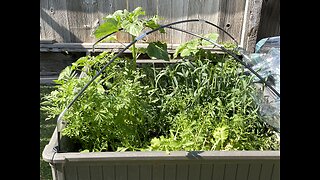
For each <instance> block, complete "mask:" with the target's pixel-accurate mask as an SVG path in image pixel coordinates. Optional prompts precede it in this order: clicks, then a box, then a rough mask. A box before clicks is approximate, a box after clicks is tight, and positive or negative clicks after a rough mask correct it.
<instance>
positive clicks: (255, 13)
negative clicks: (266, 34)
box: [240, 0, 263, 53]
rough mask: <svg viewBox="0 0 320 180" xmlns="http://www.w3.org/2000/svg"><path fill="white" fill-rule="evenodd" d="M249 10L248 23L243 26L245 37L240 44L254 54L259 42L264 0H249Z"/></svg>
mask: <svg viewBox="0 0 320 180" xmlns="http://www.w3.org/2000/svg"><path fill="white" fill-rule="evenodd" d="M247 1H248V2H247V3H248V8H247V13H246V15H245V17H244V18H245V19H246V23H245V24H244V25H243V31H244V33H243V35H244V37H242V41H241V42H240V44H242V46H243V47H244V48H245V49H246V50H247V51H248V52H250V53H252V52H254V48H255V45H256V41H257V35H258V28H259V23H260V15H261V8H262V1H263V0H247Z"/></svg>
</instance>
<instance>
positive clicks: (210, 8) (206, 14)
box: [199, 0, 220, 34]
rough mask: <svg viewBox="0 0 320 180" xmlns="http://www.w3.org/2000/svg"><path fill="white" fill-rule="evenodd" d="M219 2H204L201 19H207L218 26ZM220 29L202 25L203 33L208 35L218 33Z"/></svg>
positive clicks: (214, 0) (205, 0)
mask: <svg viewBox="0 0 320 180" xmlns="http://www.w3.org/2000/svg"><path fill="white" fill-rule="evenodd" d="M219 2H220V1H219V0H203V1H202V4H201V5H202V7H201V12H200V14H199V17H200V18H201V19H205V20H207V21H210V22H212V23H214V24H216V25H218V21H219ZM217 32H218V29H217V28H216V27H213V26H210V25H207V24H204V23H202V24H201V33H202V34H208V33H217Z"/></svg>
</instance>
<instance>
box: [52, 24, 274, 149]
mask: <svg viewBox="0 0 320 180" xmlns="http://www.w3.org/2000/svg"><path fill="white" fill-rule="evenodd" d="M187 22H201V23H207V24H209V25H211V26H214V27H216V28H218V29H219V30H221V31H223V32H224V33H226V34H227V35H228V36H229V37H230V38H231V39H232V40H233V41H234V42H235V43H236V46H237V47H238V42H237V41H236V40H235V38H233V37H232V36H231V35H230V34H229V33H228V32H226V31H225V30H224V29H222V28H221V27H219V26H217V25H215V24H213V23H211V22H209V21H206V20H203V19H189V20H182V21H176V22H173V23H168V24H165V25H161V26H159V27H158V28H155V29H153V30H150V31H147V32H144V33H142V34H141V35H140V36H138V37H136V38H135V39H134V40H133V41H132V42H130V43H129V44H128V45H127V46H126V47H125V48H123V49H122V50H121V51H120V52H118V54H116V55H115V56H114V57H113V58H112V59H111V60H110V61H109V62H108V63H107V64H106V65H104V66H103V67H102V68H101V70H100V71H99V72H98V73H97V74H96V75H95V76H94V77H93V78H92V79H91V80H90V81H89V82H88V83H87V84H86V85H85V86H84V87H83V88H82V89H81V90H80V91H79V93H78V94H77V95H76V96H75V97H74V98H73V100H72V101H71V102H70V103H69V104H68V105H67V107H66V108H65V109H64V110H63V111H62V112H61V113H60V115H59V116H58V119H57V138H58V147H57V152H60V150H61V143H60V134H61V130H62V117H63V116H64V114H65V113H66V111H67V110H68V109H69V108H70V107H71V106H72V105H73V103H74V102H75V101H76V100H77V99H78V97H79V96H81V95H82V93H83V92H84V91H85V90H86V89H87V88H88V86H89V85H90V84H91V83H92V82H93V81H94V80H95V79H96V78H97V77H98V76H99V75H100V74H101V73H102V72H103V71H104V70H105V69H106V68H107V67H108V66H109V65H110V64H111V63H112V62H113V61H114V60H115V59H116V58H118V57H119V56H120V55H121V54H123V53H124V51H126V50H127V49H129V47H131V46H132V45H133V44H135V43H136V42H137V41H139V40H141V39H143V38H144V37H146V36H147V35H149V34H152V33H154V32H156V31H158V30H160V29H163V28H170V29H174V30H177V31H181V32H184V33H187V34H190V35H193V36H195V37H198V38H201V39H204V40H206V41H208V42H210V43H211V44H213V45H215V46H217V47H219V48H220V49H221V50H223V51H224V52H226V53H227V54H229V55H230V56H232V57H233V58H234V59H235V60H237V61H238V62H239V63H240V64H241V65H243V66H244V67H246V68H247V69H248V70H249V71H250V72H252V73H253V74H254V75H256V76H257V77H258V78H259V79H260V80H261V81H262V82H263V83H264V84H265V85H266V86H267V87H268V88H270V89H271V90H272V91H273V92H274V93H275V94H276V95H277V96H278V97H279V98H280V93H279V92H278V91H277V90H275V89H274V88H273V87H272V86H271V84H270V83H269V82H268V81H266V80H265V79H264V78H263V77H262V76H260V75H259V74H258V73H257V72H256V71H254V70H253V69H252V68H251V67H250V66H248V65H247V64H246V63H245V62H244V61H242V57H243V54H241V55H238V54H236V53H234V52H232V51H229V50H227V49H226V48H224V47H223V46H222V45H220V44H218V43H216V42H214V41H212V40H210V39H208V38H205V37H203V36H200V35H198V34H195V33H192V32H189V31H186V30H183V29H179V28H175V27H172V26H173V25H176V24H181V23H187ZM121 30H122V28H121V29H119V31H121ZM114 33H115V32H113V33H110V34H107V35H106V36H104V37H102V38H101V39H99V40H98V41H97V42H95V43H94V44H93V48H92V49H93V51H94V46H95V45H96V44H97V43H99V42H101V41H102V40H103V39H105V38H107V37H108V36H110V35H112V34H114Z"/></svg>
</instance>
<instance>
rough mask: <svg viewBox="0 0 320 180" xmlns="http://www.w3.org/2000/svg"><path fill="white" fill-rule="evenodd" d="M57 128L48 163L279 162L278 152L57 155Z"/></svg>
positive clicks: (47, 149) (46, 150) (48, 150)
mask: <svg viewBox="0 0 320 180" xmlns="http://www.w3.org/2000/svg"><path fill="white" fill-rule="evenodd" d="M56 146H57V128H56V129H55V130H54V132H53V135H52V137H51V139H50V142H49V144H47V145H46V146H45V148H44V150H43V152H42V157H43V159H44V161H46V162H49V163H65V162H80V161H81V162H82V161H95V162H96V161H128V160H129V161H131V160H132V161H134V160H150V161H154V160H160V161H161V160H217V161H219V160H250V159H252V160H257V159H261V160H263V159H265V160H280V151H279V150H278V151H271V150H266V151H171V152H170V153H167V152H165V151H144V152H143V151H126V152H83V153H81V152H65V153H57V152H56V149H55V147H56Z"/></svg>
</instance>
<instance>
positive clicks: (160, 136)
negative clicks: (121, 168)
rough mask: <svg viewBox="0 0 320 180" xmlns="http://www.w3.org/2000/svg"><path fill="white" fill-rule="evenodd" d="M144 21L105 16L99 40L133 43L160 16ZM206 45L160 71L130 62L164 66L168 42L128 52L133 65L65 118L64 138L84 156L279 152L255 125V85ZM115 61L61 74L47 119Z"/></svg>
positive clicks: (91, 90) (123, 64) (122, 63)
mask: <svg viewBox="0 0 320 180" xmlns="http://www.w3.org/2000/svg"><path fill="white" fill-rule="evenodd" d="M144 14H145V13H144V11H142V9H141V8H136V9H135V10H134V11H133V12H128V11H127V10H123V11H122V10H118V11H116V12H115V13H114V14H113V15H109V16H107V17H105V19H106V23H107V24H109V25H110V29H108V28H109V26H107V25H104V24H102V25H101V26H100V27H99V28H98V30H97V31H96V35H98V36H103V35H104V34H107V32H112V31H115V30H116V29H119V28H120V27H122V28H124V29H125V31H126V32H128V33H130V34H131V35H132V36H137V35H138V34H140V32H141V31H142V29H143V28H144V27H148V28H153V29H154V28H157V27H159V26H158V25H157V23H156V21H157V17H153V18H151V19H149V20H140V19H139V18H138V17H139V16H140V15H144ZM115 27H116V28H115ZM205 36H206V37H207V38H209V39H211V40H213V41H216V40H217V38H218V35H217V34H208V35H205ZM206 45H208V43H206V42H205V41H204V40H203V39H193V40H191V41H189V42H186V43H184V44H181V45H180V46H179V47H178V48H177V50H176V52H175V53H174V58H176V57H178V56H180V57H182V58H183V62H181V63H177V64H171V65H167V66H165V67H164V68H162V69H158V68H155V67H152V66H151V65H143V66H142V67H141V68H136V66H135V60H136V58H137V57H138V56H139V54H141V53H146V54H148V55H149V57H151V58H159V59H164V60H169V59H170V57H169V55H168V52H167V45H166V43H162V42H152V43H149V45H148V47H147V48H141V49H140V48H135V46H132V53H133V56H132V58H133V61H132V60H131V59H128V60H127V59H123V58H122V59H116V60H115V61H114V62H113V63H112V64H110V65H109V66H108V67H107V68H106V69H105V70H104V72H103V73H101V74H100V76H99V77H98V78H97V79H95V81H94V82H93V83H92V84H91V85H90V86H89V87H88V88H87V89H86V91H85V92H84V94H82V96H81V97H80V98H79V99H78V100H77V101H76V102H75V103H74V104H73V106H72V107H71V108H70V109H69V110H68V111H67V112H66V114H65V116H64V120H65V121H66V122H67V125H66V127H65V128H64V129H63V131H62V134H63V135H64V136H68V137H70V138H71V139H72V140H73V141H74V142H77V143H79V144H80V145H81V148H80V149H78V151H82V152H88V151H119V152H122V151H136V150H163V151H173V150H186V151H191V150H276V149H279V148H280V147H279V142H278V140H277V137H276V136H275V134H274V133H273V132H272V130H271V129H270V128H269V127H268V126H267V125H266V124H264V123H263V121H261V120H260V115H259V114H258V106H257V105H256V103H255V101H254V96H255V92H256V91H255V88H254V86H253V85H252V79H253V78H252V77H249V76H246V75H244V73H243V70H242V68H241V65H240V64H239V63H238V62H236V61H234V60H233V59H232V57H231V56H229V55H226V54H222V55H221V54H220V55H218V54H215V53H213V52H211V51H209V50H205V49H203V48H201V47H202V46H206ZM226 47H227V48H228V49H231V48H232V47H233V46H232V45H226ZM112 57H114V54H113V53H108V52H103V53H101V54H99V55H97V56H85V57H82V58H80V59H78V60H77V61H76V62H75V63H73V64H72V66H69V67H66V68H65V69H64V70H63V71H62V72H61V74H60V76H59V78H58V80H57V81H56V83H57V84H58V85H57V87H56V88H57V89H56V90H55V91H52V92H51V94H49V95H47V96H45V97H44V101H43V102H42V106H41V109H42V110H44V111H46V112H47V113H48V118H51V119H53V118H56V117H57V116H58V115H59V114H60V113H61V112H62V110H63V109H64V108H65V107H66V105H67V104H68V103H70V101H71V100H72V99H73V97H75V96H76V95H77V93H78V92H79V91H80V90H81V88H82V87H84V86H85V85H86V84H87V82H89V81H90V79H91V78H92V77H94V76H95V75H96V73H97V72H98V71H99V70H100V69H101V68H102V67H103V66H104V65H105V64H106V63H107V62H109V61H110V60H111V59H112ZM79 73H82V75H84V76H81V78H80V77H79Z"/></svg>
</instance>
